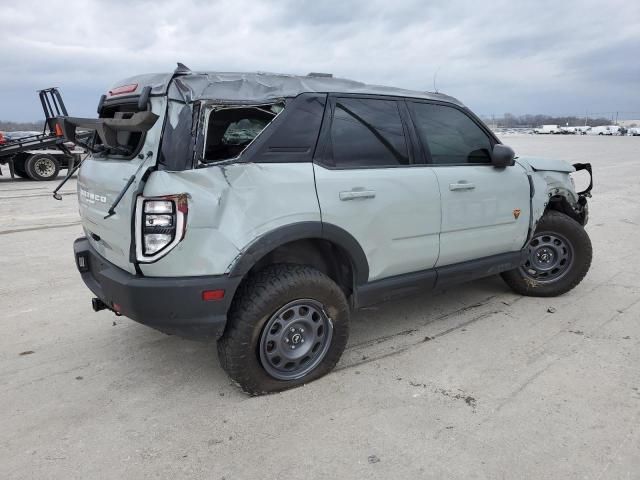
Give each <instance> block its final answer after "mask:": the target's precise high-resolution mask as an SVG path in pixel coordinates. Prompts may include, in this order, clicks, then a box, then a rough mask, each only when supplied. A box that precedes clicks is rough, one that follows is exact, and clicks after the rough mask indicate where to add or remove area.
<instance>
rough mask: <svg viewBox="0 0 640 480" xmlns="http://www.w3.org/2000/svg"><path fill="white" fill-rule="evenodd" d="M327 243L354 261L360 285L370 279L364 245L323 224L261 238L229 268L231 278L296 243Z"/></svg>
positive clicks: (280, 230)
mask: <svg viewBox="0 0 640 480" xmlns="http://www.w3.org/2000/svg"><path fill="white" fill-rule="evenodd" d="M313 239H322V240H327V241H329V242H331V243H333V244H335V245H337V246H338V247H340V248H342V249H343V250H344V251H345V252H346V253H347V254H348V255H349V257H350V258H351V262H352V267H353V274H354V280H355V283H356V285H362V284H365V283H367V281H368V280H369V262H368V261H367V256H366V255H365V253H364V250H363V249H362V247H361V246H360V243H359V242H358V241H357V240H356V239H355V238H354V237H353V235H351V234H350V233H349V232H347V231H346V230H344V229H343V228H340V227H338V226H336V225H333V224H330V223H323V222H320V221H317V222H314V221H310V222H297V223H292V224H290V225H284V226H282V227H278V228H276V229H274V230H271V231H270V232H268V233H265V234H264V235H261V236H260V237H258V238H257V239H255V240H254V241H253V242H252V243H251V244H249V245H248V246H247V247H246V248H245V249H243V250H242V252H240V254H239V255H238V256H237V257H236V259H235V260H234V261H233V263H232V264H231V266H230V268H229V276H231V277H236V276H244V275H245V274H246V273H247V272H248V271H249V270H251V268H252V267H253V266H254V265H255V264H256V263H257V262H258V261H259V260H260V259H261V258H263V257H264V256H265V255H267V254H268V253H270V252H272V251H273V250H275V249H276V248H278V247H280V246H281V245H284V244H286V243H289V242H293V241H296V240H313Z"/></svg>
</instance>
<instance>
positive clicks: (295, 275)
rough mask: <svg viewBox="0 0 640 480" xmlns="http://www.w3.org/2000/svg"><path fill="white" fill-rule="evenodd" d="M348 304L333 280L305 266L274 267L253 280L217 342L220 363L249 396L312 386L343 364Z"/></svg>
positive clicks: (244, 288) (243, 289) (243, 290)
mask: <svg viewBox="0 0 640 480" xmlns="http://www.w3.org/2000/svg"><path fill="white" fill-rule="evenodd" d="M348 337H349V304H348V302H347V299H346V297H345V294H344V292H343V291H342V290H341V289H340V287H338V285H337V284H336V283H335V282H333V281H332V280H331V279H330V278H329V277H327V276H326V275H324V274H323V273H321V272H319V271H318V270H316V269H314V268H311V267H308V266H304V265H290V264H280V265H271V266H268V267H266V268H265V269H263V270H261V271H259V272H257V273H256V274H254V275H252V276H251V277H249V278H248V279H247V280H246V281H245V282H244V283H243V284H242V285H241V287H240V290H239V291H238V293H237V294H236V298H235V299H234V301H233V304H232V306H231V309H230V311H229V320H228V324H227V328H226V330H225V332H224V335H223V336H222V338H221V339H220V340H219V341H218V356H219V357H220V363H221V364H222V367H223V368H224V369H225V370H226V372H227V373H228V374H229V376H230V377H231V379H232V380H234V381H235V382H236V383H237V384H238V385H239V386H240V387H241V388H242V390H244V391H245V392H247V393H249V394H250V395H260V394H264V393H271V392H277V391H281V390H286V389H288V388H293V387H297V386H299V385H302V384H305V383H308V382H311V381H313V380H316V379H317V378H320V377H322V376H323V375H325V374H327V373H328V372H330V371H331V370H332V369H333V367H335V365H336V364H337V363H338V360H339V359H340V356H341V355H342V352H343V351H344V349H345V347H346V344H347V339H348Z"/></svg>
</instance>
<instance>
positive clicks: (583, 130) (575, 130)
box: [562, 125, 591, 135]
mask: <svg viewBox="0 0 640 480" xmlns="http://www.w3.org/2000/svg"><path fill="white" fill-rule="evenodd" d="M562 130H563V131H564V132H566V133H569V134H572V135H586V134H587V132H588V131H589V130H591V127H588V126H586V125H584V126H578V127H562Z"/></svg>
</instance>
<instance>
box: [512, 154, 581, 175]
mask: <svg viewBox="0 0 640 480" xmlns="http://www.w3.org/2000/svg"><path fill="white" fill-rule="evenodd" d="M516 161H517V162H518V163H519V164H520V165H522V166H523V167H525V168H527V166H529V167H531V169H532V170H535V171H542V170H546V171H551V172H566V173H571V172H575V170H576V169H575V168H574V167H573V165H571V164H570V163H569V162H566V161H564V160H554V159H552V158H540V157H518V158H517V159H516Z"/></svg>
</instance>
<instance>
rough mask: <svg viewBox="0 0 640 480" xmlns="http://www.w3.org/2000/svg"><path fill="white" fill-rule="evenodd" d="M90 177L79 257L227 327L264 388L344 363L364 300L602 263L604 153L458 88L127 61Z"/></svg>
mask: <svg viewBox="0 0 640 480" xmlns="http://www.w3.org/2000/svg"><path fill="white" fill-rule="evenodd" d="M98 112H99V118H97V119H84V118H72V117H60V119H59V121H60V125H61V126H62V127H63V130H64V132H65V135H66V136H67V137H68V138H69V139H70V140H72V141H73V140H74V139H75V131H76V129H77V128H83V129H87V128H89V129H93V130H95V132H96V134H95V138H94V142H93V145H90V147H91V149H92V150H93V153H92V154H91V155H90V156H89V157H88V158H87V159H86V160H85V161H84V162H83V164H82V166H81V168H80V172H79V176H78V198H79V205H80V215H81V218H82V225H83V228H84V231H85V234H86V236H85V237H82V238H79V239H77V240H76V241H75V244H74V250H75V258H76V264H77V268H78V270H79V271H80V274H81V275H82V278H83V280H84V282H85V283H86V285H87V286H88V287H89V289H90V290H91V291H92V292H93V293H94V295H95V298H94V299H93V308H94V310H96V311H98V310H102V309H105V308H106V309H110V310H112V311H114V312H115V313H116V314H118V315H125V316H127V317H129V318H131V319H133V320H135V321H137V322H140V323H143V324H145V325H148V326H151V327H153V328H155V329H157V330H160V331H162V332H166V333H169V334H175V335H179V336H183V337H187V338H197V339H213V340H216V341H217V346H218V352H219V356H220V361H221V363H222V366H223V367H224V368H225V370H226V371H227V372H228V374H229V375H230V376H231V378H232V379H233V380H234V381H235V382H237V383H238V384H239V385H240V386H241V387H242V388H243V389H244V390H245V391H246V392H248V393H250V394H260V393H265V392H273V391H278V390H282V389H285V388H289V387H293V386H297V385H300V384H303V383H306V382H309V381H311V380H314V379H316V378H318V377H320V376H322V375H324V374H326V373H327V372H329V371H330V370H331V369H332V368H333V367H334V366H335V365H336V363H337V362H338V360H339V358H340V356H341V354H342V352H343V350H344V348H345V346H346V344H347V338H348V334H349V316H350V312H351V311H353V310H354V309H357V308H360V307H363V306H367V305H371V304H373V303H376V302H380V301H383V300H387V299H390V298H394V297H397V296H400V295H404V294H407V293H413V292H427V291H429V290H432V289H434V288H441V287H443V286H448V285H451V284H454V283H459V282H465V281H468V280H472V279H476V278H480V277H485V276H489V275H493V274H501V275H502V277H503V278H504V280H505V281H506V282H507V284H508V285H509V286H510V287H511V288H512V289H513V290H515V291H516V292H518V293H520V294H523V295H533V296H555V295H560V294H563V293H565V292H567V291H568V290H570V289H572V288H573V287H575V286H576V285H577V284H578V283H580V281H581V280H582V279H583V277H584V276H585V275H586V273H587V271H588V269H589V266H590V263H591V256H592V252H591V243H590V240H589V237H588V236H587V234H586V232H585V230H584V228H583V226H584V225H585V224H586V222H587V216H588V215H587V197H588V196H590V193H589V190H590V189H591V185H590V186H589V188H588V189H587V190H585V191H584V192H580V193H577V192H576V191H575V188H574V185H573V181H572V179H571V177H570V174H571V173H572V172H574V171H575V170H576V169H584V170H587V171H588V172H589V174H591V168H590V165H588V164H577V165H574V166H572V165H569V164H568V163H566V162H563V161H556V160H545V159H539V158H523V157H520V158H517V159H515V157H514V152H513V151H512V150H511V149H510V148H509V147H507V146H505V145H503V144H502V143H501V142H500V140H498V138H496V136H495V135H494V134H493V133H492V132H491V131H490V130H489V129H488V128H487V127H486V126H485V125H484V124H483V122H482V121H480V120H479V119H478V117H476V116H475V115H474V114H473V113H472V112H470V111H469V109H467V108H466V107H465V106H464V105H463V104H462V103H461V102H459V101H458V100H456V99H454V98H452V97H449V96H446V95H443V94H439V93H425V92H419V91H408V90H401V89H397V88H389V87H380V86H370V85H365V84H363V83H359V82H355V81H350V80H344V79H337V78H332V77H331V76H330V75H326V74H310V75H308V76H291V75H275V74H262V73H211V72H208V73H196V72H192V71H190V70H189V69H187V68H186V67H184V66H182V65H179V68H178V69H177V70H176V71H175V72H173V73H168V74H149V75H140V76H136V77H132V78H128V79H126V80H123V81H121V82H119V83H118V84H117V86H116V87H114V88H112V89H111V90H110V91H109V92H108V93H107V94H106V95H104V96H103V97H102V98H101V100H100V103H99V107H98Z"/></svg>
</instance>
